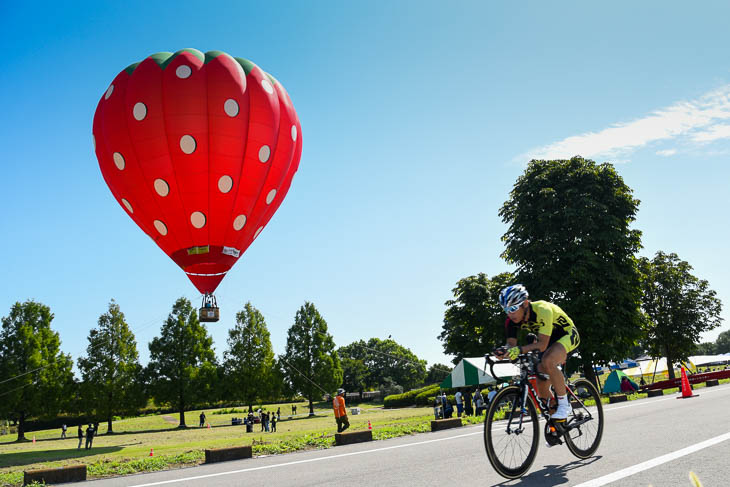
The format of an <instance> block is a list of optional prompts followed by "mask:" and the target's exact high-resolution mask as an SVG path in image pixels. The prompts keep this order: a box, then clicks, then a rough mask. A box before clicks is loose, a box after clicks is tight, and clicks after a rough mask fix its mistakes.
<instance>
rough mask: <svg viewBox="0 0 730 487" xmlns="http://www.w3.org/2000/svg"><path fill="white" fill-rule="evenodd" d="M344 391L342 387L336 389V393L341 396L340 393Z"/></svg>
mask: <svg viewBox="0 0 730 487" xmlns="http://www.w3.org/2000/svg"><path fill="white" fill-rule="evenodd" d="M344 393H345V390H344V389H343V388H341V387H340V388H339V389H337V395H338V396H341V395H343V394H344Z"/></svg>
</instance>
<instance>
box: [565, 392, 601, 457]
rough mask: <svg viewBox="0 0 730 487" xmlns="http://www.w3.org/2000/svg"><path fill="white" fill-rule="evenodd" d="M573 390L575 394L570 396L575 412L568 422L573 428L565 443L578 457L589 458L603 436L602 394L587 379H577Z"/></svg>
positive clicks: (566, 436) (568, 433)
mask: <svg viewBox="0 0 730 487" xmlns="http://www.w3.org/2000/svg"><path fill="white" fill-rule="evenodd" d="M571 390H572V391H573V395H574V397H573V395H571V397H570V401H571V402H572V403H573V404H572V406H573V413H572V416H569V417H568V420H567V422H566V424H567V425H568V427H570V428H571V429H570V431H568V432H567V434H566V435H565V444H566V446H567V447H568V450H570V452H571V453H572V454H573V455H575V456H576V457H578V458H588V457H590V456H591V455H593V454H594V453H595V452H596V450H597V449H598V445H600V444H601V437H602V436H603V405H602V404H601V396H599V395H598V391H597V390H596V387H595V386H594V385H593V384H591V383H590V381H588V380H586V379H578V380H576V381H575V382H574V383H573V386H572V387H571ZM571 423H572V424H573V425H575V426H571Z"/></svg>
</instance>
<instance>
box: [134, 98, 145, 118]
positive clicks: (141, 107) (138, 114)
mask: <svg viewBox="0 0 730 487" xmlns="http://www.w3.org/2000/svg"><path fill="white" fill-rule="evenodd" d="M132 115H134V119H135V120H144V117H146V116H147V107H146V106H145V104H144V103H142V102H141V101H139V102H137V103H135V104H134V108H133V109H132Z"/></svg>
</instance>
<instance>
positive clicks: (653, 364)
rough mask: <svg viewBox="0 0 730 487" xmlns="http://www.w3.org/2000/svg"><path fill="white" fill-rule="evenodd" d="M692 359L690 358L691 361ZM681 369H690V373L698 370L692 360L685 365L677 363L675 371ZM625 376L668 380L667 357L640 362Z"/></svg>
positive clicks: (626, 371) (625, 372) (626, 370)
mask: <svg viewBox="0 0 730 487" xmlns="http://www.w3.org/2000/svg"><path fill="white" fill-rule="evenodd" d="M691 358H692V357H690V359H691ZM679 367H685V368H686V369H689V370H690V371H692V372H694V371H695V369H696V364H695V363H694V361H693V360H690V361H689V362H685V363H684V364H679V363H675V364H674V368H675V370H678V369H679ZM623 372H624V374H626V375H629V376H632V377H638V376H640V375H643V376H644V377H647V378H651V377H655V378H656V379H659V378H666V377H668V376H669V371H668V368H667V359H666V357H662V358H659V359H651V360H640V361H639V366H638V367H631V368H629V369H625V370H624V371H623Z"/></svg>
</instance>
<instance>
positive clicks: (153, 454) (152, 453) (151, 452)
mask: <svg viewBox="0 0 730 487" xmlns="http://www.w3.org/2000/svg"><path fill="white" fill-rule="evenodd" d="M150 456H151V457H154V456H155V452H154V451H153V449H152V448H150Z"/></svg>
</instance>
